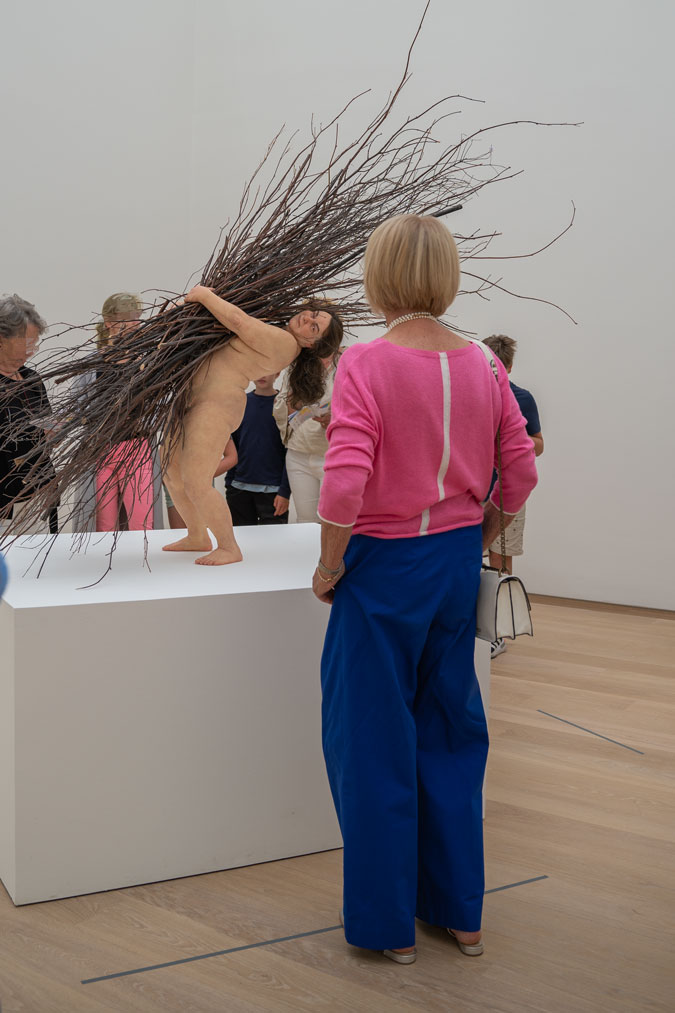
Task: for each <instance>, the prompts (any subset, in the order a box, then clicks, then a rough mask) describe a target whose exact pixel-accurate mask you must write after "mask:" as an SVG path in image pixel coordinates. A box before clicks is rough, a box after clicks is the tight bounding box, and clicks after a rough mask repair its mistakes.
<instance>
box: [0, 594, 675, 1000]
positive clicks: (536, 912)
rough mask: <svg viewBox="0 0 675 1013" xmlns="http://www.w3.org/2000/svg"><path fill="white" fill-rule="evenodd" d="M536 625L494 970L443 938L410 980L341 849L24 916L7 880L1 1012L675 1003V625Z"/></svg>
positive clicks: (497, 769)
mask: <svg viewBox="0 0 675 1013" xmlns="http://www.w3.org/2000/svg"><path fill="white" fill-rule="evenodd" d="M534 612H535V626H536V638H535V639H534V640H532V641H530V640H528V639H525V638H521V640H519V641H518V642H517V643H516V644H515V645H513V646H509V648H508V651H507V653H506V654H504V655H502V656H501V657H499V658H497V659H495V661H494V662H493V666H492V667H493V683H492V709H491V715H490V725H491V732H492V749H491V754H490V761H489V765H488V774H487V799H488V808H487V819H486V823H485V835H486V850H487V887H488V891H490V890H491V891H493V892H488V895H487V896H486V900H485V917H484V938H485V954H484V955H483V956H482V957H479V958H467V957H464V956H462V955H461V954H460V953H459V951H458V950H457V949H456V948H455V947H454V946H453V945H452V944H451V943H450V942H449V941H448V938H447V936H444V934H443V933H442V932H440V931H436V930H431V929H429V928H425V927H423V926H420V927H419V933H418V951H419V956H418V960H417V963H416V964H415V965H413V966H411V967H404V966H398V965H395V964H392V963H391V962H390V961H387V960H386V959H384V958H383V957H382V956H381V955H379V954H375V953H370V952H366V951H362V950H356V949H353V948H350V947H348V946H347V945H346V944H345V942H344V937H343V936H342V934H341V932H340V931H339V930H338V929H336V928H335V927H334V926H335V925H336V922H337V917H336V915H337V911H338V907H339V904H340V862H341V853H340V852H328V853H324V854H318V855H309V856H307V857H305V858H297V859H292V860H289V861H285V862H276V863H271V864H269V865H261V866H255V867H251V868H247V869H238V870H233V871H230V872H222V873H216V874H213V875H207V876H197V877H194V878H192V879H183V880H177V881H175V882H170V883H158V884H155V885H152V886H144V887H136V888H133V889H128V890H119V891H116V892H112V893H107V894H97V895H94V896H90V897H78V898H74V899H72V900H64V901H55V902H52V903H46V904H37V905H32V906H29V907H23V908H14V907H13V905H12V903H11V901H10V900H9V898H8V896H7V894H6V893H5V892H4V891H3V890H2V888H0V1008H1V1009H2V1013H9V1011H14V1010H22V1011H27V1013H51V1011H55V1013H76V1011H80V1010H82V1011H86V1013H96V1011H98V1010H115V1011H123V1013H126V1011H140V1013H153V1011H158V1013H159V1011H161V1013H179V1011H180V1013H183V1011H195V1013H207V1011H218V1013H221V1011H222V1013H230V1011H232V1013H236V1011H253V1010H256V1011H257V1010H261V1011H268V1010H271V1011H275V1010H280V1011H281V1010H283V1011H305V1010H307V1011H310V1010H311V1011H321V1013H323V1011H326V1013H328V1011H333V1010H335V1011H339V1010H349V1011H364V1013H365V1011H369V1013H370V1011H380V1010H381V1011H383V1013H385V1011H386V1013H399V1011H400V1013H403V1011H412V1010H429V1011H439V1013H441V1011H443V1013H445V1011H453V1013H474V1011H484V1010H490V1011H491V1010H494V1011H504V1013H506V1011H513V1013H526V1011H551V1013H553V1011H555V1013H558V1011H560V1013H598V1011H607V1013H622V1011H630V1013H638V1011H639V1013H642V1011H673V1010H675V971H674V967H675V945H674V938H675V937H674V933H673V929H674V928H675V914H674V913H675V890H674V887H675V849H674V848H673V839H674V837H675V831H674V817H673V811H674V810H673V782H674V780H675V776H674V773H675V765H674V763H673V760H674V756H675V672H674V665H675V622H673V620H672V618H667V617H665V616H663V615H662V614H652V613H649V612H643V613H637V614H635V610H632V611H631V610H628V611H601V610H597V609H591V608H587V609H583V608H578V607H571V606H561V605H558V604H552V603H538V604H536V605H535V606H534ZM612 740H613V741H612ZM527 881H529V882H527ZM518 884H521V885H518ZM504 888H506V889H504ZM321 930H327V931H321ZM312 933H314V934H312ZM285 937H295V938H290V939H288V938H285ZM270 940H272V942H269V941H270ZM274 940H280V941H278V942H274ZM261 944H262V945H261ZM223 950H233V951H234V952H230V953H226V954H222V955H217V956H208V957H205V958H204V959H200V960H190V958H193V957H195V956H200V955H203V954H213V953H214V952H216V953H217V952H219V951H223ZM181 960H187V961H189V962H185V963H180V961H181ZM157 964H164V965H169V966H164V967H161V968H158V969H154V970H152V969H147V968H148V967H150V966H151V965H157ZM143 968H146V970H140V971H139V973H131V974H127V975H125V976H121V977H111V978H109V979H108V980H98V981H96V980H93V981H92V980H91V979H97V978H101V977H105V976H107V975H115V974H119V972H125V971H127V972H129V971H138V969H143Z"/></svg>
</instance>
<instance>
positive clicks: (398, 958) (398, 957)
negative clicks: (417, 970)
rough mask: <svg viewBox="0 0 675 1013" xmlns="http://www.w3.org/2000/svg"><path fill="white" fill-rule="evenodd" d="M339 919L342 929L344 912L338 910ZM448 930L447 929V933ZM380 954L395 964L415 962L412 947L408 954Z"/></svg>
mask: <svg viewBox="0 0 675 1013" xmlns="http://www.w3.org/2000/svg"><path fill="white" fill-rule="evenodd" d="M338 916H339V918H340V925H341V926H342V928H344V927H345V916H344V911H343V910H342V908H340V910H339V912H338ZM449 931H450V930H449V929H448V932H449ZM382 954H383V956H385V957H388V958H389V960H393V961H394V962H395V963H397V964H414V963H415V961H416V960H417V950H416V949H415V948H414V947H413V949H412V950H411V951H410V953H399V952H398V951H397V950H382Z"/></svg>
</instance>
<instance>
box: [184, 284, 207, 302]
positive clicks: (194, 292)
mask: <svg viewBox="0 0 675 1013" xmlns="http://www.w3.org/2000/svg"><path fill="white" fill-rule="evenodd" d="M212 294H213V289H212V288H207V287H206V285H195V286H194V288H191V289H190V291H189V292H188V294H187V295H186V296H185V302H199V303H202V305H203V304H204V302H205V300H206V298H207V297H208V296H209V295H212Z"/></svg>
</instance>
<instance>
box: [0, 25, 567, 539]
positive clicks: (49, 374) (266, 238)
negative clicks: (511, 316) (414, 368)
mask: <svg viewBox="0 0 675 1013" xmlns="http://www.w3.org/2000/svg"><path fill="white" fill-rule="evenodd" d="M425 13H426V12H425ZM422 20H423V19H422ZM421 25H422V22H420V26H419V27H418V30H417V33H416V35H415V38H414V39H413V42H412V44H411V47H410V50H409V52H408V57H407V60H406V64H405V69H404V72H403V75H402V77H401V80H400V82H399V84H398V86H397V88H396V89H395V90H394V92H393V93H392V95H391V96H390V98H389V99H388V100H387V102H386V103H385V104H384V106H383V107H382V108H381V109H380V110H379V112H378V113H377V115H376V116H375V117H374V118H373V119H372V121H371V122H370V123H369V124H368V126H367V127H366V128H365V130H364V131H363V132H362V133H361V134H360V136H358V137H356V139H355V140H352V141H349V142H347V143H341V141H340V127H341V123H343V122H344V119H345V114H346V113H347V110H348V109H350V107H351V106H352V104H353V103H354V102H356V101H357V100H358V99H361V98H362V95H363V94H366V93H362V95H357V96H355V98H353V99H351V100H350V101H349V102H348V103H347V104H346V105H345V107H344V108H343V109H342V110H341V112H340V113H338V115H337V116H335V117H334V118H333V119H332V120H331V121H330V122H329V123H327V124H326V125H325V126H320V127H314V126H313V127H312V130H311V135H310V138H309V140H308V142H307V143H306V144H305V145H304V146H303V147H300V150H294V149H293V142H292V139H291V141H288V142H286V143H284V141H283V140H282V137H283V131H282V132H280V133H279V134H278V135H277V136H276V137H275V138H274V139H273V141H272V143H271V144H270V145H269V147H268V149H267V152H266V154H265V157H264V158H263V160H262V161H261V163H260V165H259V166H258V168H257V169H256V171H255V173H254V174H253V177H252V178H251V180H250V181H249V183H248V184H247V186H246V187H245V190H244V193H243V196H242V198H241V202H240V205H239V209H238V212H237V215H236V218H235V219H234V221H233V223H232V224H231V226H230V227H229V228H228V227H226V228H225V229H224V230H223V231H222V233H221V238H220V240H219V243H218V245H217V247H216V249H215V250H214V252H213V253H212V255H211V257H210V258H209V260H208V262H207V263H206V265H205V267H204V269H203V271H202V273H201V279H200V282H201V284H202V285H206V286H208V287H210V288H212V289H213V290H214V291H215V292H216V293H217V294H218V295H219V296H222V297H223V298H224V299H226V300H228V301H229V302H232V303H234V304H235V305H237V306H239V307H240V308H241V309H243V310H245V311H246V312H247V313H248V314H251V315H253V316H255V317H258V318H261V319H264V320H267V321H269V322H270V323H273V324H277V325H279V326H284V325H285V324H286V323H287V322H288V320H289V319H290V318H291V317H292V316H293V314H294V313H296V312H298V310H299V309H301V308H302V307H304V306H314V307H320V306H321V305H322V303H323V304H325V301H326V300H330V303H331V305H332V306H333V307H334V308H335V309H336V310H337V311H338V312H339V313H340V315H341V316H342V318H343V321H344V323H345V325H346V326H347V327H349V326H350V325H355V324H367V323H374V322H376V321H374V320H373V318H372V316H371V314H370V310H369V308H368V307H367V305H366V304H365V303H364V301H363V299H362V295H361V283H360V276H359V273H357V272H356V271H355V268H356V267H357V265H358V263H359V261H360V260H361V258H362V256H363V253H364V249H365V245H366V242H367V240H368V237H369V236H370V234H371V233H372V231H373V230H374V229H375V228H376V226H378V225H379V224H380V223H381V222H383V221H385V220H386V219H387V218H389V217H391V216H392V215H396V214H406V213H408V214H409V213H412V214H422V215H424V214H426V215H435V216H438V217H441V216H444V215H446V214H449V213H450V212H452V211H455V210H457V209H459V207H461V206H462V205H463V204H465V203H466V202H467V201H468V200H470V199H471V198H472V197H474V196H475V195H476V194H477V193H479V192H480V191H481V190H482V189H483V188H484V187H486V186H491V185H492V184H494V183H496V182H498V181H503V180H505V179H510V178H512V177H513V176H515V175H517V173H516V172H514V171H511V169H510V168H503V167H502V168H500V167H497V166H495V165H493V163H492V156H491V146H490V145H488V144H485V142H484V135H485V134H486V133H487V132H488V131H494V130H496V129H497V128H500V127H505V126H511V125H515V124H516V123H520V122H534V121H517V120H515V121H512V123H499V124H494V125H492V126H490V127H484V128H482V129H480V130H477V131H475V132H474V133H471V134H469V135H468V136H466V137H463V138H462V139H461V140H459V141H454V142H451V143H449V144H446V145H443V143H442V142H441V141H440V140H439V137H438V136H437V135H440V134H442V133H443V131H444V130H445V127H446V124H447V120H448V117H449V116H451V115H452V114H453V112H457V111H458V109H457V103H458V102H459V100H461V99H462V98H463V97H462V96H458V95H453V96H448V97H446V98H444V99H442V100H440V101H439V102H435V103H434V104H433V105H431V106H430V107H428V108H427V109H424V110H423V111H422V112H421V113H419V114H418V115H416V116H412V117H407V118H406V119H404V120H403V122H400V123H399V125H398V126H393V127H390V122H391V120H392V119H393V116H392V113H393V110H394V108H395V106H396V102H397V99H398V98H399V96H400V93H401V91H402V89H403V88H404V86H405V84H406V82H407V81H408V79H409V65H410V58H411V54H412V50H413V47H414V44H415V41H416V39H417V36H418V35H419V31H420V28H421ZM453 103H455V105H453ZM538 125H551V124H538ZM570 225H571V222H570V224H569V225H568V226H567V228H569V227H570ZM567 228H565V229H564V230H563V231H562V232H561V233H560V235H562V234H563V233H564V232H565V231H567ZM453 231H454V230H453ZM454 235H455V239H456V241H457V245H458V248H459V252H460V258H461V259H462V261H463V262H464V267H463V274H464V276H465V278H471V279H474V281H475V284H474V288H473V291H474V292H479V293H483V292H484V291H485V290H486V289H489V288H490V287H500V284H499V282H498V281H491V280H490V278H489V277H488V276H484V275H482V274H481V273H479V272H478V273H477V272H476V270H469V267H471V266H472V265H470V264H469V262H470V261H472V260H476V259H478V258H479V257H480V256H481V255H482V254H483V253H484V251H485V249H486V247H487V245H488V244H489V243H490V241H491V239H493V238H494V235H496V233H486V234H477V233H474V234H472V235H462V234H461V233H459V232H457V231H454ZM557 238H559V236H556V237H555V239H557ZM555 239H553V240H551V242H554V241H555ZM548 245H550V243H548V244H547V246H548ZM534 252H535V253H536V252H540V251H534ZM527 255H528V256H531V255H534V254H527ZM542 301H546V300H542ZM177 303H178V301H177V300H173V301H172V300H166V299H165V300H158V301H156V302H155V303H154V304H153V306H152V311H151V313H152V315H151V316H150V317H149V318H148V319H145V320H142V321H140V322H139V323H138V325H137V326H136V327H135V328H134V329H133V330H131V331H128V332H126V333H125V334H124V335H122V336H121V337H119V338H118V339H116V340H115V342H114V344H113V345H112V346H111V347H108V348H105V349H103V350H99V349H97V348H96V347H95V345H94V343H93V341H92V342H88V343H86V344H85V345H84V346H83V347H82V348H81V349H79V350H78V354H74V351H73V349H64V348H59V349H57V350H55V351H53V352H51V353H50V354H49V355H47V357H46V359H44V360H43V362H42V364H41V367H40V375H41V376H42V379H43V380H44V381H45V383H46V384H47V386H48V388H49V389H51V390H52V391H54V392H55V393H54V394H53V396H52V416H51V417H50V418H49V419H45V420H35V421H37V422H38V423H43V424H44V426H45V440H46V444H45V447H44V448H43V450H44V449H46V451H47V453H48V454H49V456H50V457H51V460H52V462H53V464H54V467H55V473H56V474H55V475H54V477H52V478H51V479H50V480H49V481H45V469H44V459H43V458H42V457H41V455H40V454H37V453H36V458H35V461H34V462H32V464H30V467H29V469H28V473H27V474H24V485H23V489H22V493H21V496H22V497H23V498H27V497H29V498H30V510H29V511H28V512H26V510H23V511H21V513H20V515H19V516H20V519H18V520H17V521H16V523H11V522H10V526H9V529H8V534H9V535H20V534H22V533H23V532H24V531H25V530H27V528H28V526H29V525H30V524H31V523H33V522H34V520H35V519H36V518H38V517H44V516H46V515H47V514H48V513H49V511H50V510H51V509H52V508H53V507H54V505H55V504H56V503H57V502H59V500H61V502H62V503H63V502H64V494H65V492H66V490H67V489H68V488H70V487H73V486H75V485H78V484H79V485H81V484H82V483H83V481H84V479H85V478H86V476H87V475H90V474H91V473H93V472H94V471H95V470H96V469H97V468H98V467H99V466H100V462H101V461H102V460H103V459H104V458H105V457H106V455H107V454H109V453H110V450H111V448H113V447H117V446H119V445H120V444H125V445H126V446H128V448H129V450H128V454H126V456H125V455H124V454H122V455H119V454H118V455H117V456H116V462H117V463H116V468H117V470H118V472H121V473H127V474H131V473H132V472H133V471H135V470H137V469H138V467H139V464H141V463H142V460H143V457H144V455H147V454H149V453H150V449H149V448H151V447H152V446H155V445H156V444H157V441H158V440H161V439H179V438H180V432H181V420H182V419H183V417H184V415H185V412H186V410H187V408H188V406H189V401H190V390H191V384H192V380H193V378H194V376H195V373H196V371H197V370H198V369H199V367H200V366H201V364H202V363H203V362H204V360H206V359H207V358H208V357H209V356H210V355H211V354H212V353H213V351H214V350H215V349H217V348H218V347H220V346H221V345H222V343H223V342H226V341H228V340H229V338H230V336H231V335H230V333H229V332H228V331H227V330H226V329H225V328H223V327H222V326H221V325H220V324H219V323H218V322H217V321H215V320H214V318H213V316H212V315H211V314H210V313H209V312H208V311H207V310H205V309H204V308H203V307H202V306H200V305H198V304H195V303H187V304H182V305H179V304H177ZM62 333H63V332H62ZM55 337H57V338H58V335H57V336H55ZM50 340H52V339H50ZM81 352H84V354H80V353H81ZM83 376H95V377H96V379H95V381H94V382H93V383H91V384H89V385H88V387H87V392H86V396H83V394H82V392H81V389H78V384H77V383H75V384H73V381H76V380H77V378H78V377H83ZM1 408H2V405H1V404H0V409H1ZM0 414H1V413H0ZM8 435H10V434H8V433H5V432H2V431H1V429H0V444H1V443H2V441H3V440H4V439H6V438H7V437H8ZM24 469H25V463H24ZM118 478H119V475H118V476H117V478H115V476H112V477H111V478H110V479H109V482H110V483H111V487H112V483H113V482H116V481H117V479H118ZM98 495H99V496H101V495H103V496H105V495H106V489H99V490H98ZM85 509H86V510H89V511H90V513H91V514H93V513H94V511H95V509H96V503H95V494H94V491H93V487H92V492H91V501H90V502H89V503H87V504H85ZM79 510H80V516H81V515H82V503H80V504H79ZM72 512H73V511H72V509H69V508H67V507H65V508H64V507H62V509H61V511H60V528H61V529H63V527H64V526H65V525H66V524H67V523H68V521H69V520H70V519H71V516H72Z"/></svg>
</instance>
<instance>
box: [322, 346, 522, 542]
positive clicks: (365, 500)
mask: <svg viewBox="0 0 675 1013" xmlns="http://www.w3.org/2000/svg"><path fill="white" fill-rule="evenodd" d="M497 368H498V371H499V383H497V381H496V379H495V376H494V373H493V371H492V369H491V366H490V364H489V362H488V361H487V359H486V358H485V355H484V354H483V352H482V351H481V349H480V348H478V347H477V346H476V345H475V344H469V345H467V346H466V347H464V348H458V349H454V350H452V351H448V352H431V351H426V350H423V349H417V348H403V347H401V346H400V345H394V344H392V343H391V342H390V341H387V340H386V339H385V338H378V339H376V340H375V341H371V342H369V343H368V344H359V345H353V346H352V347H351V348H348V349H347V350H346V351H345V352H344V353H343V355H342V358H341V359H340V364H339V366H338V371H337V376H336V379H335V389H334V391H333V401H332V413H333V414H332V421H331V424H330V426H329V427H328V441H329V444H330V446H329V450H328V453H327V455H326V461H325V477H324V480H323V485H322V487H321V498H320V501H319V516H320V518H321V519H322V520H324V521H328V522H329V523H331V524H336V525H339V526H341V527H351V526H352V525H353V526H354V533H355V534H364V535H374V536H375V537H377V538H406V537H413V536H416V535H426V534H432V533H434V532H439V531H449V530H451V529H452V528H459V527H466V526H468V525H472V524H480V523H481V522H482V519H483V508H482V506H481V503H482V502H483V501H484V500H485V498H486V496H487V494H488V490H489V488H490V482H491V480H492V473H493V468H494V467H496V456H497V448H496V442H495V436H496V433H497V428H498V426H500V425H501V443H502V470H503V475H502V480H503V495H504V510H505V512H506V513H511V514H515V513H517V512H518V511H519V510H520V508H521V507H522V506H523V504H524V503H525V500H526V499H527V497H528V495H529V493H530V492H531V491H532V489H533V488H534V486H535V485H536V482H537V472H536V468H535V464H534V445H533V443H532V440H531V439H530V437H529V436H528V435H527V433H526V431H525V420H524V418H523V416H522V415H521V413H520V409H519V408H518V404H517V402H516V399H515V397H514V396H513V394H512V392H511V389H510V387H509V382H508V377H507V374H506V370H505V369H504V367H503V365H502V364H501V362H497ZM491 499H492V501H493V502H494V503H495V505H496V506H498V505H499V484H498V483H497V484H496V485H495V488H494V490H493V492H492V496H491Z"/></svg>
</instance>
